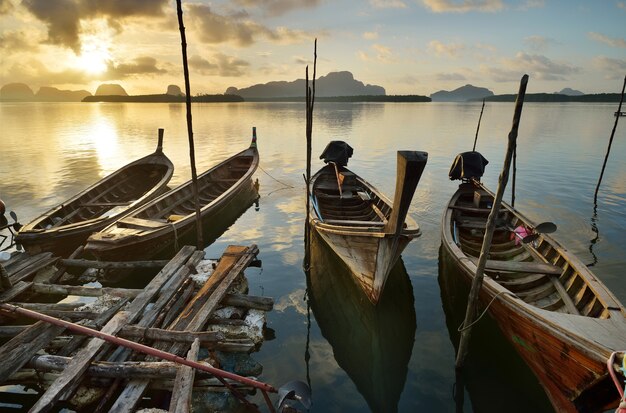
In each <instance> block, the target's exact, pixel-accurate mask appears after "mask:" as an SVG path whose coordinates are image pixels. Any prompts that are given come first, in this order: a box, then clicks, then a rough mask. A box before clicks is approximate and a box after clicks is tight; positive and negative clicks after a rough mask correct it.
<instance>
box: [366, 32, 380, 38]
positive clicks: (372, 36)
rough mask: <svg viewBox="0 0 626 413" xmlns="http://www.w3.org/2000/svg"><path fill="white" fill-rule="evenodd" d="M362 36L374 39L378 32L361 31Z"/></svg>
mask: <svg viewBox="0 0 626 413" xmlns="http://www.w3.org/2000/svg"><path fill="white" fill-rule="evenodd" d="M363 38H364V39H366V40H376V39H378V32H365V33H363Z"/></svg>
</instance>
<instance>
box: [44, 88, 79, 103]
mask: <svg viewBox="0 0 626 413" xmlns="http://www.w3.org/2000/svg"><path fill="white" fill-rule="evenodd" d="M87 96H91V93H89V92H87V91H86V90H59V89H57V88H55V87H50V86H42V87H40V88H39V91H38V92H37V94H36V95H35V99H34V100H37V101H40V102H80V101H81V100H83V99H84V98H85V97H87Z"/></svg>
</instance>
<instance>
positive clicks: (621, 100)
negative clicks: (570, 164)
mask: <svg viewBox="0 0 626 413" xmlns="http://www.w3.org/2000/svg"><path fill="white" fill-rule="evenodd" d="M625 88H626V76H624V85H623V86H622V97H621V98H620V101H619V107H618V108H617V114H616V115H615V123H614V124H613V130H612V131H611V138H610V139H609V147H608V148H607V150H606V155H605V156H604V163H603V164H602V172H600V179H598V185H597V186H596V192H595V193H594V195H593V203H594V204H595V205H597V204H598V191H599V190H600V183H601V182H602V177H603V176H604V169H605V168H606V162H607V161H608V160H609V153H611V145H612V144H613V136H615V129H616V128H617V122H619V118H620V113H621V111H622V103H623V102H624V89H625Z"/></svg>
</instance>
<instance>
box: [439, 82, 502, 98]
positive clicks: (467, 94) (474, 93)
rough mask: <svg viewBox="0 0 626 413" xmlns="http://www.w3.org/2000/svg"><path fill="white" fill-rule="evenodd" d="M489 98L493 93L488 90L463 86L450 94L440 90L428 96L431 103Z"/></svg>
mask: <svg viewBox="0 0 626 413" xmlns="http://www.w3.org/2000/svg"><path fill="white" fill-rule="evenodd" d="M490 96H493V92H492V91H491V90H489V89H486V88H484V87H476V86H472V85H465V86H461V87H460V88H457V89H454V90H452V91H450V92H449V91H447V90H440V91H439V92H435V93H433V94H432V95H430V98H431V99H432V100H433V102H467V101H469V100H482V99H483V98H487V97H490Z"/></svg>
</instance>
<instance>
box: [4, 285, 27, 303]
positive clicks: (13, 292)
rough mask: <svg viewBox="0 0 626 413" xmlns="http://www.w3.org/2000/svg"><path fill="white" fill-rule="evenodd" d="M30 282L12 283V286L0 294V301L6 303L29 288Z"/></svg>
mask: <svg viewBox="0 0 626 413" xmlns="http://www.w3.org/2000/svg"><path fill="white" fill-rule="evenodd" d="M32 284H33V283H32V282H26V281H20V282H18V283H16V284H13V288H11V289H10V290H7V291H4V292H3V293H2V294H0V303H6V302H9V301H11V300H13V299H14V298H15V297H18V296H19V295H20V294H22V293H23V292H26V291H27V290H28V289H29V288H31V286H32Z"/></svg>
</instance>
